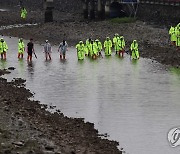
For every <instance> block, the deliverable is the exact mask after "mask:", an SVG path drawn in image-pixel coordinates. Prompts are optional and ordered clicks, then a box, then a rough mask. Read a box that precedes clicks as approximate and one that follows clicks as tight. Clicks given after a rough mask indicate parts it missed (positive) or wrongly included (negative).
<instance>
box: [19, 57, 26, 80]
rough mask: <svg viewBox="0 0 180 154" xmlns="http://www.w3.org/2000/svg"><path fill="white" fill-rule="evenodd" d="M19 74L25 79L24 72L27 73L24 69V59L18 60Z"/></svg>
mask: <svg viewBox="0 0 180 154" xmlns="http://www.w3.org/2000/svg"><path fill="white" fill-rule="evenodd" d="M18 63H19V65H18V68H17V69H18V74H19V75H20V77H21V78H24V71H25V68H24V60H23V59H19V60H18Z"/></svg>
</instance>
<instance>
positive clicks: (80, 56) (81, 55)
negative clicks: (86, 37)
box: [76, 44, 85, 60]
mask: <svg viewBox="0 0 180 154" xmlns="http://www.w3.org/2000/svg"><path fill="white" fill-rule="evenodd" d="M76 49H77V57H78V60H83V59H84V54H85V46H84V44H77V45H76Z"/></svg>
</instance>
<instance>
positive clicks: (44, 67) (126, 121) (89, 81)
mask: <svg viewBox="0 0 180 154" xmlns="http://www.w3.org/2000/svg"><path fill="white" fill-rule="evenodd" d="M5 40H6V41H7V43H8V45H9V51H8V53H7V61H0V68H7V67H10V66H14V67H16V70H14V71H12V73H11V74H10V75H6V76H5V77H7V78H9V79H10V78H11V77H12V76H13V77H21V78H25V79H26V80H27V88H30V90H31V91H33V92H35V93H36V94H35V99H38V100H40V101H41V102H42V103H45V104H49V105H55V106H56V107H57V109H60V110H61V111H62V112H63V113H65V115H67V116H71V117H83V118H85V120H86V121H90V122H93V123H95V127H96V128H97V129H98V130H99V132H100V133H108V134H109V135H110V137H109V138H110V139H113V140H117V141H119V142H120V147H123V148H124V149H125V151H126V153H129V154H179V150H180V149H179V148H178V147H177V148H171V147H170V146H169V143H168V141H167V133H168V131H169V129H171V128H172V127H175V126H179V125H180V117H179V115H180V114H179V112H180V101H179V100H180V70H178V69H175V68H172V69H170V70H166V68H165V67H164V66H162V65H161V64H158V63H155V62H154V63H153V62H152V61H151V60H148V59H143V58H141V59H140V60H139V61H138V62H131V61H130V59H129V55H126V57H125V58H124V59H119V58H118V57H116V56H114V55H113V56H112V57H109V58H106V57H105V58H103V59H98V60H97V61H93V60H90V59H88V58H87V59H86V60H84V61H83V62H78V61H77V58H76V51H75V49H74V48H70V49H69V51H68V53H67V60H66V61H60V60H59V58H58V57H59V54H58V53H57V47H54V50H53V54H52V58H53V60H52V61H48V62H46V61H45V60H44V54H43V53H42V46H40V45H35V49H36V53H37V56H38V59H35V58H34V59H33V62H32V64H27V62H26V59H24V60H21V61H18V60H17V38H11V39H10V38H7V37H6V38H5Z"/></svg>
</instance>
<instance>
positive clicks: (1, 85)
mask: <svg viewBox="0 0 180 154" xmlns="http://www.w3.org/2000/svg"><path fill="white" fill-rule="evenodd" d="M1 72H2V74H4V73H6V72H5V71H0V73H1ZM24 82H25V80H22V79H14V80H13V81H12V82H7V80H6V79H3V78H0V91H1V93H0V106H1V108H0V153H3V154H4V153H8V154H10V153H12V154H15V153H20V154H26V153H28V154H30V153H31V154H32V153H35V154H38V153H39V154H42V153H48V154H49V153H52V154H55V153H56V154H60V153H62V154H98V153H99V154H100V153H101V154H120V153H121V152H120V151H119V150H118V148H117V146H118V143H117V142H116V141H109V140H107V139H102V138H101V137H100V136H103V135H100V134H98V131H97V130H95V129H94V124H92V123H89V122H86V123H85V122H84V120H83V119H76V118H68V117H66V116H64V115H63V113H61V112H60V111H59V110H57V111H56V112H55V113H50V112H49V111H47V106H46V105H41V104H40V103H39V102H38V101H32V100H30V99H29V98H30V97H32V96H33V95H32V93H31V92H30V91H29V90H27V89H26V88H25V87H24V86H25V85H24ZM51 108H53V106H51ZM104 138H105V137H104Z"/></svg>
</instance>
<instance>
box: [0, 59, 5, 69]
mask: <svg viewBox="0 0 180 154" xmlns="http://www.w3.org/2000/svg"><path fill="white" fill-rule="evenodd" d="M0 67H1V68H2V69H7V60H4V59H1V60H0Z"/></svg>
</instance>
